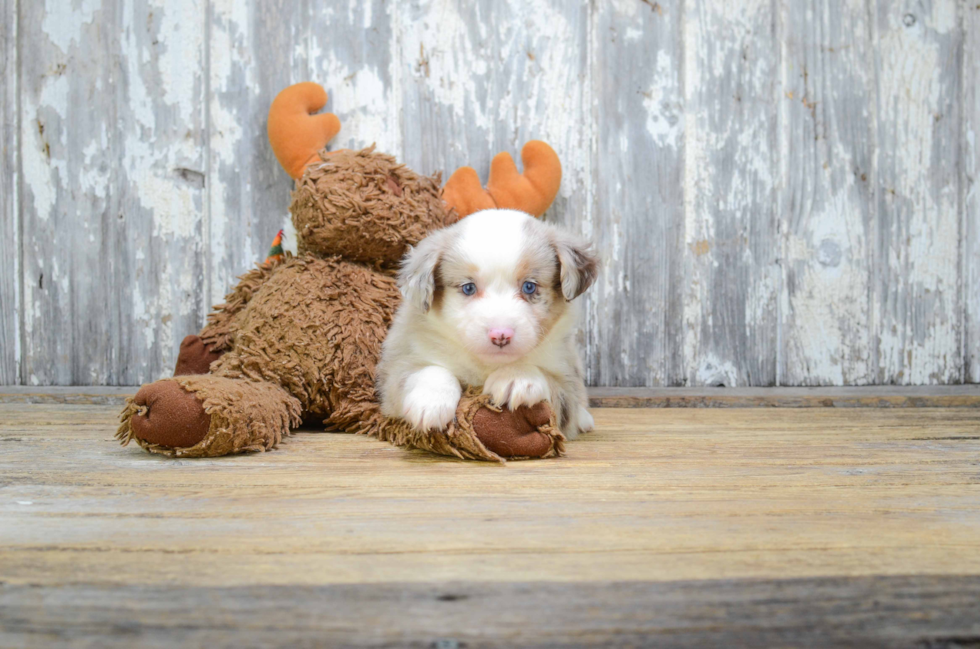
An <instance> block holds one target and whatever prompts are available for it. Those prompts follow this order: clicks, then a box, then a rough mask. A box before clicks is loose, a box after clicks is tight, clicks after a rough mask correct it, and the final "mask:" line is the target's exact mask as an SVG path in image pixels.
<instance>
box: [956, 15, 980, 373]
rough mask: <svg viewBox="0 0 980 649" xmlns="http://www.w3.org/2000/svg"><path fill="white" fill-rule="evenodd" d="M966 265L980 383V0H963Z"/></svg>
mask: <svg viewBox="0 0 980 649" xmlns="http://www.w3.org/2000/svg"><path fill="white" fill-rule="evenodd" d="M961 8H962V9H961V10H962V12H963V16H962V20H963V68H962V71H961V74H960V88H961V91H962V93H963V129H962V133H963V135H962V139H961V142H962V147H963V149H962V155H963V175H962V178H961V180H960V183H961V186H960V192H961V195H962V196H963V199H962V200H963V204H962V207H961V209H962V219H961V223H962V224H963V234H962V235H961V236H963V237H964V246H963V260H962V261H963V266H962V270H961V272H962V274H963V278H962V295H963V310H964V318H963V329H964V331H963V347H964V356H965V362H964V370H963V374H964V376H963V379H964V381H967V382H971V383H980V3H963V4H962V5H961Z"/></svg>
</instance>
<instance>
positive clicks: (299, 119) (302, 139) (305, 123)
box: [269, 81, 340, 178]
mask: <svg viewBox="0 0 980 649" xmlns="http://www.w3.org/2000/svg"><path fill="white" fill-rule="evenodd" d="M326 103H327V93H326V92H325V91H324V90H323V88H321V87H320V85H319V84H316V83H313V82H311V81H306V82H304V83H297V84H295V85H292V86H289V87H288V88H286V89H285V90H283V91H282V92H280V93H279V94H278V95H277V96H276V98H275V99H274V100H273V101H272V106H271V107H270V108H269V143H270V144H272V151H273V152H274V153H275V154H276V159H277V160H279V164H281V165H282V168H283V169H285V170H286V173H288V174H289V175H290V176H292V177H293V178H300V177H301V176H302V175H303V172H304V171H305V170H306V167H307V165H310V164H312V163H314V162H316V161H317V160H319V157H318V154H319V152H320V149H322V148H323V147H325V146H327V142H329V141H330V140H332V139H333V137H334V136H335V135H337V133H338V132H340V120H339V119H337V116H336V115H334V114H333V113H323V114H320V115H314V114H313V113H315V112H316V111H318V110H320V109H321V108H323V107H324V106H325V105H326Z"/></svg>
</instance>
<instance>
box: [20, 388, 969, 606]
mask: <svg viewBox="0 0 980 649" xmlns="http://www.w3.org/2000/svg"><path fill="white" fill-rule="evenodd" d="M116 410H117V409H116V408H112V407H104V406H70V405H65V406H31V405H18V404H3V405H2V406H0V439H2V440H3V441H2V442H0V444H2V445H3V453H2V454H0V475H2V476H3V478H2V480H3V491H4V493H5V495H6V498H5V499H3V500H2V501H0V565H2V566H3V567H4V568H3V580H4V581H5V582H7V583H8V584H26V583H31V584H39V585H58V584H63V583H65V582H66V581H69V580H70V581H74V582H78V583H89V584H103V585H106V584H122V585H124V584H158V585H185V586H208V587H219V586H220V587H225V586H243V585H256V584H306V585H322V584H336V583H387V582H393V581H394V582H433V581H444V580H462V581H492V582H507V581H559V582H601V581H622V580H626V581H675V580H687V579H740V578H780V579H782V578H795V577H820V576H872V575H879V576H880V575H904V574H950V575H980V551H978V550H980V547H978V546H980V534H978V532H980V515H978V513H977V512H978V511H980V507H978V505H980V500H978V499H980V491H978V490H977V488H976V484H975V483H976V480H975V474H976V470H975V469H976V467H975V461H976V456H977V452H978V451H980V440H978V439H977V431H978V430H980V412H978V411H977V410H975V409H966V408H959V409H915V410H901V411H898V410H878V409H850V410H836V409H832V408H827V409H815V410H814V409H803V410H800V409H782V410H763V409H742V410H710V409H709V410H698V409H673V410H658V411H650V410H644V409H631V410H618V409H601V410H596V411H595V415H596V420H597V432H596V433H595V434H592V435H587V436H585V437H583V438H582V439H580V440H576V441H574V442H572V443H570V444H569V447H568V457H566V458H563V459H560V460H557V461H553V462H512V463H509V464H508V465H507V466H490V465H485V464H476V463H467V462H457V461H450V460H447V459H444V458H439V457H435V456H430V455H426V454H423V453H418V452H408V451H404V450H401V449H396V448H392V447H390V446H388V445H386V444H384V443H381V442H378V441H376V440H372V439H366V438H363V437H357V436H348V435H331V434H316V433H309V434H300V435H298V436H297V437H296V438H294V439H292V440H290V441H289V443H288V444H286V445H285V446H284V447H283V448H281V449H280V450H278V451H275V452H273V453H269V454H263V455H258V456H246V457H230V458H221V459H215V460H203V461H187V460H169V459H165V458H160V457H155V456H150V455H148V454H146V453H144V452H142V451H140V450H139V449H136V448H121V447H119V446H118V445H117V444H116V443H115V442H114V441H113V440H112V433H113V431H114V428H115V415H116Z"/></svg>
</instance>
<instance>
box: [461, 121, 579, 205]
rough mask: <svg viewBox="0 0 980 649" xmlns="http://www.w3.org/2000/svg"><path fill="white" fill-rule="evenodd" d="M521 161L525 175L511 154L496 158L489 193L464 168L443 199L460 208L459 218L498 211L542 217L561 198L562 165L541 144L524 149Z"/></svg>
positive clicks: (526, 145) (529, 144)
mask: <svg viewBox="0 0 980 649" xmlns="http://www.w3.org/2000/svg"><path fill="white" fill-rule="evenodd" d="M521 161H522V162H523V163H524V173H523V174H519V173H517V166H516V165H515V164H514V160H513V158H511V157H510V154H509V153H498V154H497V155H496V156H494V158H493V162H491V163H490V180H488V181H487V188H486V189H483V187H481V186H480V179H479V177H478V176H477V175H476V171H474V169H473V168H472V167H460V168H459V169H457V170H456V172H455V173H453V175H452V176H451V177H450V178H449V180H448V181H447V182H446V186H445V187H443V190H442V199H443V200H444V201H445V202H446V205H447V206H448V207H450V208H453V207H455V208H456V213H457V214H458V215H459V218H463V217H465V216H469V215H470V214H472V213H473V212H479V211H480V210H487V209H493V208H495V207H496V208H500V209H512V210H521V211H522V212H527V213H528V214H532V215H534V216H541V215H542V214H544V212H545V210H547V209H548V207H549V206H550V205H551V202H552V201H553V200H555V196H557V195H558V187H559V186H560V185H561V162H560V161H559V160H558V155H557V154H556V153H555V151H554V149H552V148H551V147H550V146H548V145H547V144H546V143H544V142H542V141H540V140H531V141H530V142H528V143H527V144H525V145H524V148H523V149H522V150H521Z"/></svg>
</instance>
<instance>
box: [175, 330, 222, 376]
mask: <svg viewBox="0 0 980 649" xmlns="http://www.w3.org/2000/svg"><path fill="white" fill-rule="evenodd" d="M221 353H222V352H220V351H214V349H213V348H212V347H211V346H210V345H208V344H207V343H205V342H204V341H203V340H202V339H201V337H200V336H187V337H185V338H184V340H182V341H181V343H180V353H179V354H178V355H177V366H176V367H174V376H182V375H184V374H207V373H208V371H209V370H210V369H211V363H213V362H214V361H216V360H218V359H219V358H221Z"/></svg>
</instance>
